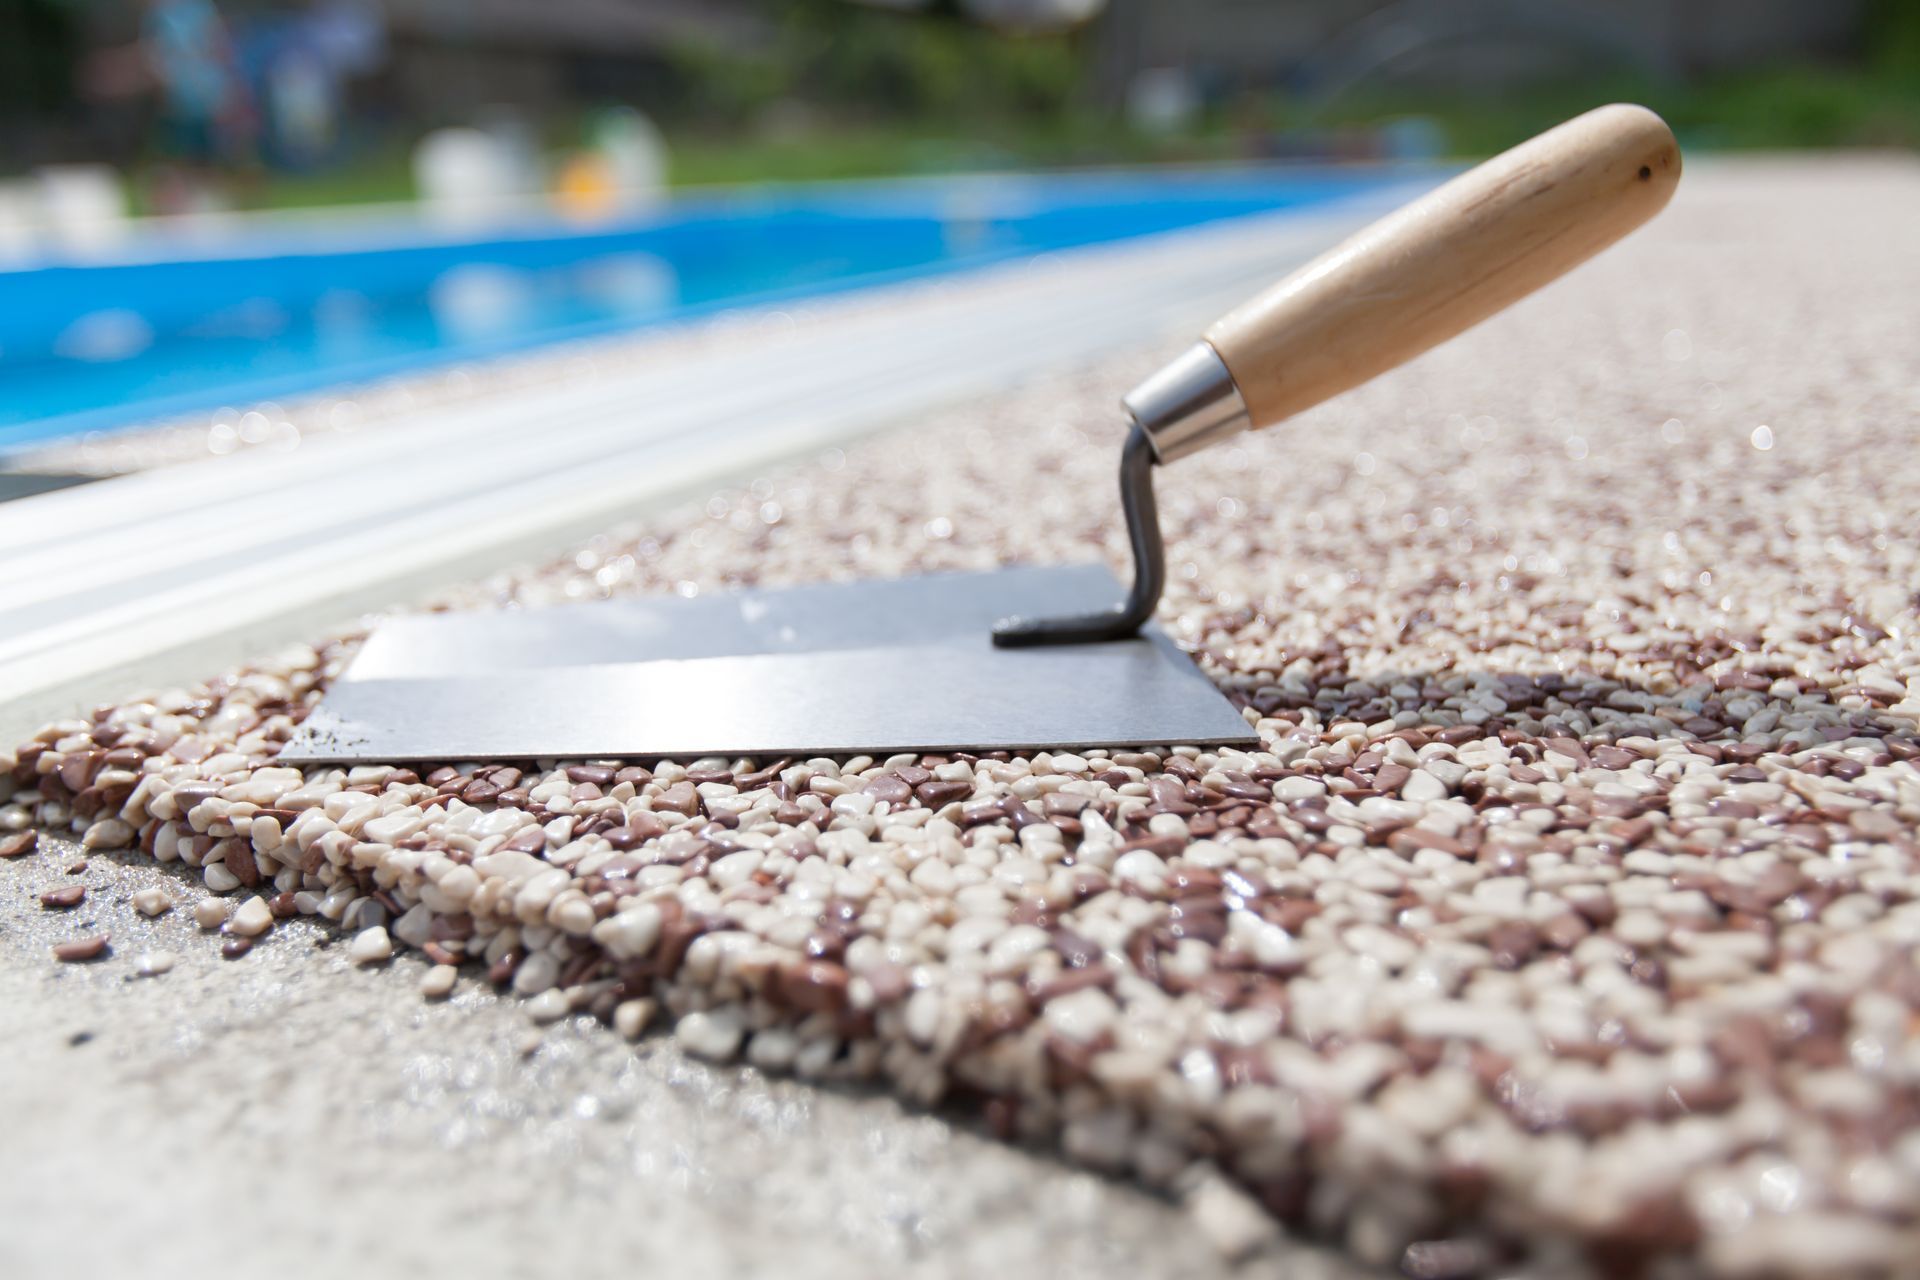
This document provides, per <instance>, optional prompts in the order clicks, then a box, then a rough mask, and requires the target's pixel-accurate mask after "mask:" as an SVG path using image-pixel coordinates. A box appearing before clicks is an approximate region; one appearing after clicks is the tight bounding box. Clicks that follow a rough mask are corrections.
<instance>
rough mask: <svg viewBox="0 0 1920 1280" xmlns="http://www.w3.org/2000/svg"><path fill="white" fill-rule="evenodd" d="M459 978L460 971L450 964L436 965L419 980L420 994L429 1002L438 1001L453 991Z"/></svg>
mask: <svg viewBox="0 0 1920 1280" xmlns="http://www.w3.org/2000/svg"><path fill="white" fill-rule="evenodd" d="M459 978H460V971H459V970H458V969H456V968H454V967H453V966H452V965H450V964H437V965H435V966H433V968H431V969H429V970H427V971H426V973H425V974H423V975H422V976H421V978H420V994H421V995H423V996H425V997H426V998H427V999H429V1000H438V999H440V998H441V997H443V996H446V995H448V994H449V993H451V992H452V990H453V984H454V983H455V982H456V981H458V980H459Z"/></svg>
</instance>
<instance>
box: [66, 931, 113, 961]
mask: <svg viewBox="0 0 1920 1280" xmlns="http://www.w3.org/2000/svg"><path fill="white" fill-rule="evenodd" d="M107 950H108V948H107V935H106V934H104V933H96V934H93V935H91V936H90V937H85V938H76V939H75V940H73V941H72V942H62V943H60V944H59V945H57V946H55V947H54V949H53V958H54V959H55V960H58V961H60V962H61V963H62V964H77V963H79V962H81V961H83V960H98V959H99V958H100V957H101V956H104V955H106V954H107Z"/></svg>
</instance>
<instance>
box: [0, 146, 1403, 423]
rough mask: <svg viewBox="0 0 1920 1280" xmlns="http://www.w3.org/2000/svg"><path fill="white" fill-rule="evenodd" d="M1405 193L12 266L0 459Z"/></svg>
mask: <svg viewBox="0 0 1920 1280" xmlns="http://www.w3.org/2000/svg"><path fill="white" fill-rule="evenodd" d="M1397 176H1398V177H1399V178H1404V176H1405V175H1404V174H1403V175H1397ZM1392 180H1395V178H1392V177H1389V176H1387V175H1382V174H1378V173H1320V174H1303V173H1300V172H1288V173H1274V172H1235V173H1205V174H1191V173H1181V174H1158V175H1152V174H1148V175H1142V174H1130V175H1101V176H1084V177H1047V178H1041V177H996V178H973V179H967V178H961V179H948V180H941V181H908V182H896V183H874V184H858V185H849V186H838V187H796V188H785V189H779V188H767V189H758V190H755V191H751V192H745V193H736V194H731V195H726V196H708V197H701V198H692V199H683V200H678V201H675V202H673V203H671V204H669V205H667V206H666V207H664V208H662V209H660V210H658V211H655V212H653V213H651V214H649V215H647V216H646V217H644V218H640V219H635V220H633V221H630V222H627V223H623V224H620V225H617V226H606V227H601V228H598V229H595V230H592V231H582V230H579V229H577V228H572V227H568V226H566V225H564V224H560V223H554V222H544V223H540V224H530V225H524V226H520V227H517V228H515V229H514V230H513V231H512V232H511V233H501V232H495V233H493V234H491V235H489V236H487V237H486V238H460V237H454V236H451V235H448V234H445V233H440V234H436V233H434V232H433V231H431V230H430V229H427V228H425V227H422V226H420V225H418V224H400V223H397V222H396V223H387V224H382V225H373V226H368V225H356V224H345V225H342V226H337V227H335V228H333V229H331V230H329V229H328V228H326V227H325V226H324V225H320V226H315V227H310V228H307V229H303V230H298V231H295V230H284V231H280V232H268V231H260V230H255V231H250V232H246V233H243V234H241V235H240V236H238V237H236V238H233V239H229V240H227V241H225V242H223V243H221V244H219V245H217V246H214V247H203V248H201V249H200V250H198V251H196V252H191V253H186V254H183V253H181V251H180V250H179V249H178V248H177V247H174V248H171V249H167V248H164V247H148V248H146V249H144V250H137V251H130V252H127V253H123V254H122V255H120V256H119V257H117V258H115V259H113V260H102V261H92V262H87V263H83V264H81V263H72V264H60V263H54V264H47V265H41V266H38V267H35V268H32V269H24V270H12V271H0V449H4V448H5V447H7V446H9V445H13V446H18V445H22V444H26V443H29V442H34V441H46V440H51V439H56V438H59V437H63V436H72V435H78V434H84V433H87V432H92V431H102V430H111V429H113V428H116V427H124V426H129V425H133V424H137V423H141V422H147V421H152V420H154V419H157V418H162V417H166V416H169V415H174V414H184V413H192V412H200V411H211V410H213V409H216V408H218V407H219V406H222V405H245V404H247V403H249V402H252V401H258V400H262V399H266V398H271V397H279V396H286V395H290V394H296V393H299V392H301V391H308V390H313V389H316V388H319V387H324V386H328V385H333V384H341V383H352V382H360V381H364V380H367V379H370V378H375V377H380V376H383V375H386V374H391V373H395V372H399V371H402V370H405V369H408V368H414V367H420V366H423V365H427V364H433V363H444V362H451V361H462V360H470V359H474V358H476V357H481V356H486V355H490V354H493V353H497V352H501V351H506V350H512V349H516V348H523V347H528V346H533V345H537V344H540V343H545V342H552V341H555V340H558V339H562V338H570V337H578V336H586V335H590V334H595V333H602V332H610V331H615V330H621V329H630V328H637V327H640V326H643V325H648V324H656V323H660V322H663V321H670V320H677V319H681V318H685V317H689V316H693V315H697V314H700V313H701V312H705V311H713V310H717V309H721V308H726V307H733V306H742V305H752V304H759V303H768V302H775V301H779V300H781V299H787V298H794V297H801V296H806V295H809V294H819V293H824V292H829V291H834V290H841V289H847V288H853V287H860V286H864V285H868V284H874V283H880V282H885V281H893V280H899V279H904V278H910V277H913V276H918V275H927V274H931V273H935V272H943V271H953V270H958V269H965V268H968V267H973V266H978V265H983V264H987V263H992V262H1000V261H1005V260H1008V259H1017V258H1020V257H1023V256H1031V255H1034V254H1037V253H1044V252H1049V251H1056V250H1061V249H1070V248H1074V247H1077V246H1083V245H1091V244H1099V243H1104V242H1109V241H1113V240H1119V239H1124V238H1128V237H1132V236H1140V235H1149V234H1153V233H1156V232H1163V231H1169V230H1174V229H1177V228H1181V227H1190V226H1195V225H1198V224H1201V223H1205V222H1213V221H1217V220H1220V219H1225V218H1233V217H1240V216H1245V215H1249V214H1255V213H1265V212H1271V211H1274V210H1278V209H1285V208H1293V207H1299V206H1305V205H1310V204H1319V203H1323V202H1326V201H1330V200H1335V199H1339V198H1341V197H1345V196H1350V195H1354V194H1358V193H1360V192H1363V191H1366V190H1369V189H1373V188H1377V187H1378V186H1380V185H1381V184H1383V183H1385V182H1387V181H1392Z"/></svg>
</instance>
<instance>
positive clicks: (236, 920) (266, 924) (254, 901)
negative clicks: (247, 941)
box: [227, 893, 273, 938]
mask: <svg viewBox="0 0 1920 1280" xmlns="http://www.w3.org/2000/svg"><path fill="white" fill-rule="evenodd" d="M271 928H273V912H272V911H270V910H268V909H267V900H266V899H265V898H263V897H261V896H260V895H259V894H257V893H256V894H254V895H253V896H252V897H251V898H248V899H247V900H246V901H245V902H243V903H241V904H240V909H239V910H238V911H235V912H234V913H233V918H232V919H230V920H228V921H227V932H228V933H233V934H238V935H239V936H240V937H242V938H257V937H259V936H260V935H261V934H263V933H265V932H266V931H267V930H269V929H271Z"/></svg>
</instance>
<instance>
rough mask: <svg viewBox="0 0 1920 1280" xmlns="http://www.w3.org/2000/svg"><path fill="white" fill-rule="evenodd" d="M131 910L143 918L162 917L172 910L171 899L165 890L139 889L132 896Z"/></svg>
mask: <svg viewBox="0 0 1920 1280" xmlns="http://www.w3.org/2000/svg"><path fill="white" fill-rule="evenodd" d="M209 901H211V899H209ZM133 909H134V910H135V911H138V912H139V913H140V914H141V915H143V916H163V915H165V914H166V913H167V912H169V911H171V910H173V898H172V897H171V896H169V895H168V893H167V891H166V890H165V889H154V888H149V889H141V890H139V891H137V892H136V893H135V894H134V895H133Z"/></svg>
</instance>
